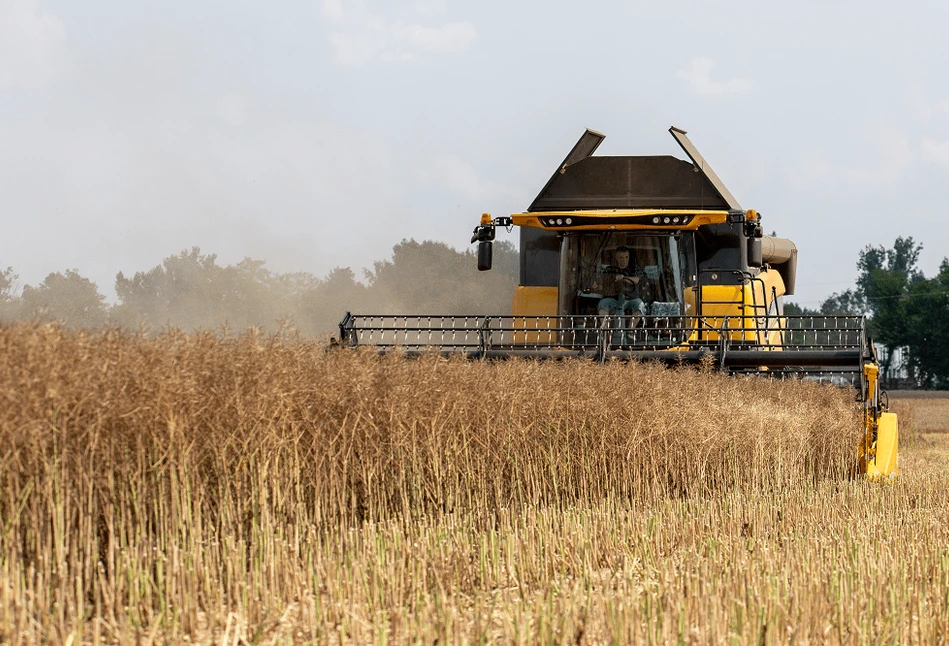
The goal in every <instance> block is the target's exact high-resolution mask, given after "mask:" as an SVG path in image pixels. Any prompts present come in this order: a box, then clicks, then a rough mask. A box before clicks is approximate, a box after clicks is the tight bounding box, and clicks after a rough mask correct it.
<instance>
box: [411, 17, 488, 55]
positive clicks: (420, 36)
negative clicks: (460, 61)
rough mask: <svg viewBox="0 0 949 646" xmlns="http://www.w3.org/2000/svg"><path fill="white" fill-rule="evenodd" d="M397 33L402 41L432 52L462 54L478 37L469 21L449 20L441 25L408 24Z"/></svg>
mask: <svg viewBox="0 0 949 646" xmlns="http://www.w3.org/2000/svg"><path fill="white" fill-rule="evenodd" d="M398 34H399V37H400V38H401V39H402V40H403V41H404V42H406V43H408V44H410V45H412V46H414V47H416V48H418V49H420V50H422V51H427V52H432V53H434V54H440V53H450V54H462V53H464V52H465V51H466V50H467V49H468V48H469V47H470V46H471V44H472V43H473V42H474V41H475V39H476V38H477V37H478V32H477V30H476V29H475V27H474V25H472V24H471V23H470V22H450V23H447V24H445V25H442V26H441V27H423V26H421V25H410V26H408V27H404V28H401V29H399V30H398Z"/></svg>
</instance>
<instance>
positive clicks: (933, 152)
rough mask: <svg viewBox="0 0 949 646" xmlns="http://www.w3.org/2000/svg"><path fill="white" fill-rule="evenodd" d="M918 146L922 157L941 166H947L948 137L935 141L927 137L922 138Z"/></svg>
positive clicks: (948, 152) (948, 160)
mask: <svg viewBox="0 0 949 646" xmlns="http://www.w3.org/2000/svg"><path fill="white" fill-rule="evenodd" d="M920 147H921V148H922V152H923V157H925V158H926V159H928V160H930V161H933V162H936V163H937V164H939V165H941V166H947V167H949V139H947V140H946V141H935V140H933V139H930V138H928V137H927V138H925V139H923V143H922V145H921V146H920Z"/></svg>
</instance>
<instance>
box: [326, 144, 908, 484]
mask: <svg viewBox="0 0 949 646" xmlns="http://www.w3.org/2000/svg"><path fill="white" fill-rule="evenodd" d="M669 131H670V133H671V134H672V136H673V137H674V138H675V140H676V141H677V142H678V144H679V146H680V147H681V148H682V150H683V151H684V152H685V154H686V155H687V157H688V160H682V159H678V158H676V157H672V156H668V155H663V156H622V157H617V156H594V155H593V153H594V152H595V151H596V149H597V147H599V145H600V143H601V142H602V141H603V139H604V136H603V135H602V134H600V133H598V132H595V131H593V130H587V131H586V132H584V133H583V135H582V136H581V137H580V139H579V140H578V141H577V143H576V145H574V147H573V148H572V149H571V150H570V152H569V154H568V155H567V156H566V158H564V160H563V162H562V163H561V164H560V165H559V166H558V167H557V168H556V169H555V171H554V173H553V175H552V176H551V178H550V179H549V180H548V181H547V184H546V185H545V186H544V187H543V189H542V190H541V191H540V193H539V194H538V195H537V197H536V198H535V199H534V201H533V202H532V203H531V205H530V206H529V207H528V209H527V210H526V211H524V212H521V213H514V214H512V215H509V216H501V217H492V216H491V215H489V214H484V215H482V217H481V220H480V222H479V223H478V224H477V226H476V227H475V229H474V233H473V235H472V238H471V242H472V243H477V245H478V252H477V259H478V269H480V270H489V269H490V268H491V264H492V242H493V241H494V239H495V237H496V234H497V228H498V227H502V228H505V229H508V230H511V229H513V227H518V228H519V235H520V280H519V283H518V285H517V287H516V288H515V292H514V295H513V302H512V312H511V315H509V316H508V315H504V316H481V315H472V316H442V315H423V316H420V315H401V316H393V315H361V314H359V315H354V314H349V313H347V314H346V316H345V317H344V319H343V321H342V322H341V323H340V334H341V343H343V344H346V345H350V346H356V345H367V344H368V345H373V346H377V347H379V348H380V349H381V350H383V351H385V350H386V349H389V348H395V347H399V348H401V350H402V351H404V352H407V353H409V354H415V353H419V352H426V351H433V350H435V351H441V352H443V353H458V352H461V353H465V354H466V355H467V356H469V357H471V358H507V357H513V356H524V357H535V358H565V357H588V358H590V359H593V360H597V361H605V360H608V359H623V360H628V359H638V360H647V361H659V362H663V363H666V364H683V363H702V362H706V363H709V364H711V365H715V366H717V367H719V368H720V369H722V370H725V371H728V372H730V373H756V374H764V375H768V376H785V377H787V376H792V377H801V378H810V379H819V380H826V381H830V382H832V383H838V384H840V383H844V384H849V385H851V386H852V387H854V389H855V391H856V392H857V397H858V399H859V401H861V402H862V403H863V406H864V420H865V426H866V429H865V430H866V432H865V438H864V442H863V446H862V447H861V449H860V456H861V460H862V464H863V469H864V471H865V472H866V473H867V474H869V475H872V476H889V475H892V474H895V473H896V468H897V467H896V453H897V436H898V433H897V424H896V417H895V415H893V414H892V413H889V412H887V411H886V405H885V397H884V396H883V394H882V393H881V392H880V387H879V381H878V379H877V374H878V370H877V361H876V356H875V354H874V349H873V344H872V342H871V341H870V339H869V338H868V337H867V334H866V325H865V321H864V319H863V317H860V316H788V315H785V313H784V297H785V296H789V295H793V294H794V289H795V275H796V269H797V248H796V247H795V245H794V243H793V242H791V241H790V240H787V239H784V238H778V237H774V236H766V235H764V233H763V229H762V225H761V215H760V214H759V213H758V212H756V211H754V210H745V209H743V208H742V207H741V205H740V204H739V203H738V201H737V200H736V199H735V197H734V196H733V195H732V194H731V192H729V190H728V189H727V188H726V187H725V185H724V183H723V182H722V181H721V180H720V179H719V177H718V176H717V175H716V174H715V172H714V171H713V170H712V168H711V166H710V165H709V164H708V162H707V161H706V160H705V158H704V157H702V155H701V154H700V153H699V151H698V150H697V149H696V148H695V146H694V145H693V144H692V142H691V141H690V140H689V138H688V137H687V135H686V132H685V131H684V130H680V129H678V128H675V127H673V128H670V130H669Z"/></svg>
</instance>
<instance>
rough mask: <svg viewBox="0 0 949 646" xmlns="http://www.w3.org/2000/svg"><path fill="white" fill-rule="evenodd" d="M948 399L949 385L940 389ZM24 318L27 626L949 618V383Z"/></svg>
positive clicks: (3, 585) (271, 627) (794, 626)
mask: <svg viewBox="0 0 949 646" xmlns="http://www.w3.org/2000/svg"><path fill="white" fill-rule="evenodd" d="M933 402H936V403H933ZM894 408H896V409H897V410H898V412H900V413H901V414H903V416H904V417H903V419H904V423H903V429H904V432H905V436H906V442H905V451H904V453H903V455H902V458H901V468H902V470H903V475H902V476H901V477H900V478H899V480H898V481H896V482H895V483H892V484H882V483H869V482H865V481H863V480H861V479H859V478H853V477H852V475H851V469H852V466H853V447H854V446H855V445H856V444H857V442H858V439H859V435H860V428H859V426H860V423H859V410H858V409H857V407H856V405H855V404H854V402H853V400H852V395H851V393H848V392H843V391H840V390H838V389H836V388H834V387H831V386H821V385H818V384H814V383H808V382H795V383H790V382H783V383H782V382H770V381H766V380H762V379H738V378H727V377H724V376H722V375H719V374H715V373H713V372H710V371H702V370H687V369H678V370H665V369H662V368H658V367H654V366H648V365H639V364H628V365H627V364H620V363H613V364H606V365H594V364H590V363H585V362H571V361H566V362H561V363H534V362H526V361H511V362H507V363H477V362H470V363H469V362H464V361H455V360H451V361H446V360H442V359H438V358H436V357H427V358H423V359H420V360H412V361H410V360H404V359H401V358H399V357H396V356H389V357H382V358H380V357H377V356H375V355H374V354H372V353H366V352H362V353H352V352H349V351H339V350H337V351H332V352H327V351H325V350H324V349H323V348H322V347H321V346H320V345H319V344H317V343H314V342H309V341H306V340H303V339H299V338H294V337H292V335H284V336H281V337H270V336H262V335H253V334H249V335H245V336H242V337H240V338H230V339H224V340H221V339H218V338H215V337H214V336H212V335H204V334H196V335H185V334H181V333H177V332H169V333H166V334H164V335H162V336H159V337H157V338H149V337H146V336H143V335H136V334H132V333H129V332H122V331H117V330H111V331H103V332H98V333H91V334H90V333H85V334H81V333H71V332H67V331H64V330H62V329H60V328H58V327H56V326H50V325H29V324H20V325H9V326H2V327H0V642H2V643H10V644H40V643H69V644H79V643H93V644H106V643H143V644H148V643H161V644H179V643H189V642H190V643H205V644H302V643H328V644H334V643H358V644H384V643H420V644H433V643H436V642H437V643H439V644H446V643H452V644H455V643H457V644H464V643H498V642H500V643H518V644H535V643H555V644H560V643H569V644H627V643H656V644H660V643H699V644H705V643H723V642H728V643H764V644H777V643H801V644H808V643H809V644H825V643H847V644H850V643H917V642H919V643H944V642H945V641H946V639H947V635H949V551H947V545H949V526H947V521H949V501H947V496H946V491H947V490H949V477H947V475H946V468H945V467H946V460H947V449H949V443H947V438H949V434H947V431H949V422H947V415H949V399H947V400H942V401H937V400H929V399H910V398H899V399H895V400H894Z"/></svg>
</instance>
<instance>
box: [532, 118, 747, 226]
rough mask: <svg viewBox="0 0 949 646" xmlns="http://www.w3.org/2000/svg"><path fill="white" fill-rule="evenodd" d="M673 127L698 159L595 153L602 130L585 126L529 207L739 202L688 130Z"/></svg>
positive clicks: (714, 206)
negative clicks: (600, 155)
mask: <svg viewBox="0 0 949 646" xmlns="http://www.w3.org/2000/svg"><path fill="white" fill-rule="evenodd" d="M670 132H672V134H673V136H674V137H675V138H676V141H678V142H679V144H680V145H681V146H682V147H683V150H685V151H686V153H687V154H689V156H690V157H692V158H693V159H694V161H695V163H693V162H689V161H684V160H681V159H677V158H676V157H672V156H671V155H655V156H642V155H640V156H630V157H594V156H593V151H595V150H596V148H597V147H598V146H599V144H600V142H601V141H602V140H603V139H604V136H603V135H602V134H600V133H598V132H595V131H593V130H587V131H586V132H585V133H583V136H582V137H580V140H579V141H578V142H577V143H576V145H575V146H574V147H573V149H572V150H571V151H570V153H569V154H568V155H567V157H566V158H565V159H564V161H563V163H562V164H561V166H560V167H559V168H557V170H556V171H555V172H554V174H553V176H552V177H551V178H550V180H549V181H548V182H547V185H546V186H544V188H543V190H542V191H541V192H540V194H538V196H537V197H536V198H535V199H534V201H533V203H532V204H531V205H530V207H529V208H528V209H527V210H528V211H529V212H531V211H572V210H583V209H696V210H701V209H708V210H729V209H732V210H734V209H736V208H740V207H738V206H737V202H736V201H735V199H734V197H732V195H731V193H729V192H728V189H726V188H725V187H724V185H723V184H722V183H721V181H720V180H719V179H718V177H717V176H716V175H715V173H714V171H712V170H711V167H709V166H708V163H707V162H706V161H705V160H704V159H703V158H702V157H701V156H700V155H698V151H697V150H695V149H694V146H692V144H691V142H690V141H689V140H688V138H686V137H685V132H684V131H682V130H679V129H678V128H671V129H670ZM690 148H691V149H692V151H691V152H690ZM693 152H694V154H693ZM696 156H698V157H697V158H696Z"/></svg>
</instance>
